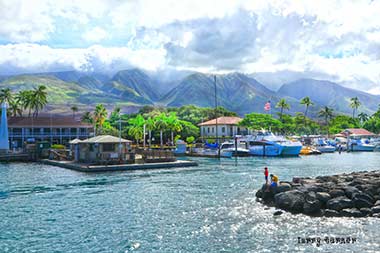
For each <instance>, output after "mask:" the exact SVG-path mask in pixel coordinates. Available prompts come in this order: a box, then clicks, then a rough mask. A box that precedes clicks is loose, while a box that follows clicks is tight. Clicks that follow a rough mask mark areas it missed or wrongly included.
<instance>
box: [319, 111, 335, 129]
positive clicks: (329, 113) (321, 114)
mask: <svg viewBox="0 0 380 253" xmlns="http://www.w3.org/2000/svg"><path fill="white" fill-rule="evenodd" d="M333 112H334V110H333V109H332V108H330V107H328V106H325V107H323V108H322V109H321V110H320V111H319V112H318V116H319V117H321V118H324V119H325V123H326V127H327V135H329V120H330V119H332V118H333V116H334V115H333Z"/></svg>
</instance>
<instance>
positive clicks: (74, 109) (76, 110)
mask: <svg viewBox="0 0 380 253" xmlns="http://www.w3.org/2000/svg"><path fill="white" fill-rule="evenodd" d="M71 111H73V118H75V113H76V112H78V106H76V105H73V106H71Z"/></svg>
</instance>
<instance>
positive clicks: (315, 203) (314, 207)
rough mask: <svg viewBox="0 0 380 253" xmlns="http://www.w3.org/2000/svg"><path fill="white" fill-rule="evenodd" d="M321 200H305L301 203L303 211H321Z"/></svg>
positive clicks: (312, 212) (316, 212) (308, 212)
mask: <svg viewBox="0 0 380 253" xmlns="http://www.w3.org/2000/svg"><path fill="white" fill-rule="evenodd" d="M321 206H322V205H321V202H320V201H319V200H318V199H314V200H306V201H305V203H304V204H303V213H305V214H318V213H320V212H321Z"/></svg>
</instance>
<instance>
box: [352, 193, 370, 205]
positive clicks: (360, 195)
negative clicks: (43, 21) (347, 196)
mask: <svg viewBox="0 0 380 253" xmlns="http://www.w3.org/2000/svg"><path fill="white" fill-rule="evenodd" d="M352 197H353V199H355V198H356V199H364V200H366V201H368V202H370V203H371V204H372V203H374V202H375V199H374V198H373V197H372V196H371V195H369V194H367V193H364V192H359V193H354V195H352Z"/></svg>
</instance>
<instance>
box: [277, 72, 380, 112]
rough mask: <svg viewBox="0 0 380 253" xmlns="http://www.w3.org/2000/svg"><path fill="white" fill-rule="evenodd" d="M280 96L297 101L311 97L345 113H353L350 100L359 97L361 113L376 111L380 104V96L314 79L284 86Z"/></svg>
mask: <svg viewBox="0 0 380 253" xmlns="http://www.w3.org/2000/svg"><path fill="white" fill-rule="evenodd" d="M278 94H281V95H283V96H289V97H293V98H296V99H301V98H303V97H305V96H309V97H310V98H311V100H312V101H314V102H316V103H318V104H320V105H322V106H325V105H326V106H330V107H332V108H334V110H335V111H338V112H343V113H352V108H351V107H350V106H349V104H350V98H353V97H358V98H359V100H360V102H361V103H362V106H361V107H360V108H359V111H363V112H366V113H373V112H374V111H376V110H377V108H378V105H379V103H380V96H376V95H372V94H368V93H365V92H362V91H358V90H353V89H349V88H345V87H343V86H340V85H338V84H336V83H332V82H329V81H320V80H314V79H301V80H298V81H295V82H291V83H287V84H284V85H283V86H282V87H281V88H280V89H279V90H278Z"/></svg>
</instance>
